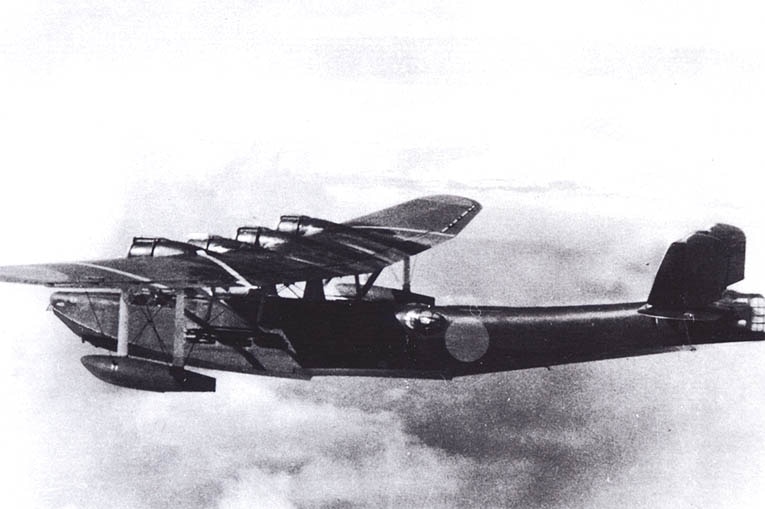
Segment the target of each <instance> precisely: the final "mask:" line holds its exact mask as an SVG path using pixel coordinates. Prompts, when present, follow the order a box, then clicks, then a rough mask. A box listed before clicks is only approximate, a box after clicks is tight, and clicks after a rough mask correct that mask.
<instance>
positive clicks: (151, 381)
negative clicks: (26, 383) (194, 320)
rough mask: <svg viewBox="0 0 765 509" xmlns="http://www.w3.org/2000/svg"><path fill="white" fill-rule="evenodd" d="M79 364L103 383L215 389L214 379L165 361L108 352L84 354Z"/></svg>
mask: <svg viewBox="0 0 765 509" xmlns="http://www.w3.org/2000/svg"><path fill="white" fill-rule="evenodd" d="M81 361H82V365H83V366H85V367H86V368H87V370H88V371H90V372H91V373H92V374H93V375H94V376H95V377H96V378H98V379H99V380H103V381H104V382H106V383H110V384H113V385H119V386H120V387H127V388H129V389H139V390H142V391H154V392H215V378H213V377H210V376H205V375H201V374H199V373H194V372H193V371H186V370H185V369H183V368H174V367H172V366H168V365H167V364H161V363H159V362H153V361H147V360H145V359H135V358H133V357H115V356H111V355H86V356H85V357H83V358H82V359H81Z"/></svg>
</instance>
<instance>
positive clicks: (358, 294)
mask: <svg viewBox="0 0 765 509" xmlns="http://www.w3.org/2000/svg"><path fill="white" fill-rule="evenodd" d="M381 272H382V269H380V270H376V271H374V272H372V273H371V274H370V275H369V277H368V278H367V280H366V282H365V283H364V286H362V287H361V289H359V290H357V292H356V300H364V297H366V295H367V293H369V289H370V288H372V285H373V284H375V281H376V280H377V277H378V276H379V275H380V273H381ZM356 277H357V278H358V275H357V276H356ZM357 281H358V279H357Z"/></svg>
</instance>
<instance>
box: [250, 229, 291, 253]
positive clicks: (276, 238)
mask: <svg viewBox="0 0 765 509" xmlns="http://www.w3.org/2000/svg"><path fill="white" fill-rule="evenodd" d="M291 237H292V236H291V235H288V234H286V233H283V232H279V231H276V230H272V229H270V228H265V227H263V226H242V227H241V228H239V229H238V230H236V240H237V241H238V242H242V243H244V244H249V245H251V246H257V247H261V248H263V249H273V248H275V247H276V246H279V245H281V244H284V243H286V242H289V241H290V240H291Z"/></svg>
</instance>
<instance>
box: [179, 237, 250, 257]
mask: <svg viewBox="0 0 765 509" xmlns="http://www.w3.org/2000/svg"><path fill="white" fill-rule="evenodd" d="M188 243H189V244H191V245H192V246H197V247H200V248H202V249H204V250H205V251H209V252H211V253H228V252H229V251H236V250H237V249H242V248H243V247H248V244H243V243H242V242H239V241H238V240H234V239H229V238H226V237H221V236H220V235H208V236H207V237H202V238H196V239H189V242H188Z"/></svg>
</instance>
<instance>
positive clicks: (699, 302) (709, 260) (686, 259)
mask: <svg viewBox="0 0 765 509" xmlns="http://www.w3.org/2000/svg"><path fill="white" fill-rule="evenodd" d="M745 253H746V236H745V235H744V232H743V231H741V230H740V229H739V228H736V227H735V226H730V225H727V224H717V225H715V226H713V227H712V228H710V229H709V230H706V231H698V232H696V233H694V234H693V235H691V236H690V237H688V238H686V239H684V240H681V241H678V242H674V243H673V244H672V245H671V246H669V249H668V250H667V254H666V255H664V260H663V261H662V262H661V266H660V267H659V272H658V273H657V274H656V279H655V280H654V283H653V288H651V293H650V295H649V296H648V304H649V306H651V307H652V308H653V309H654V310H659V312H662V311H665V312H667V313H669V312H671V311H677V310H690V309H699V308H703V307H705V306H708V305H709V304H711V303H713V302H715V301H717V300H719V299H720V298H721V297H722V294H723V292H724V291H725V289H726V288H727V287H728V286H729V285H732V284H733V283H736V282H738V281H741V280H742V279H744V261H745ZM655 312H656V311H655Z"/></svg>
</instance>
